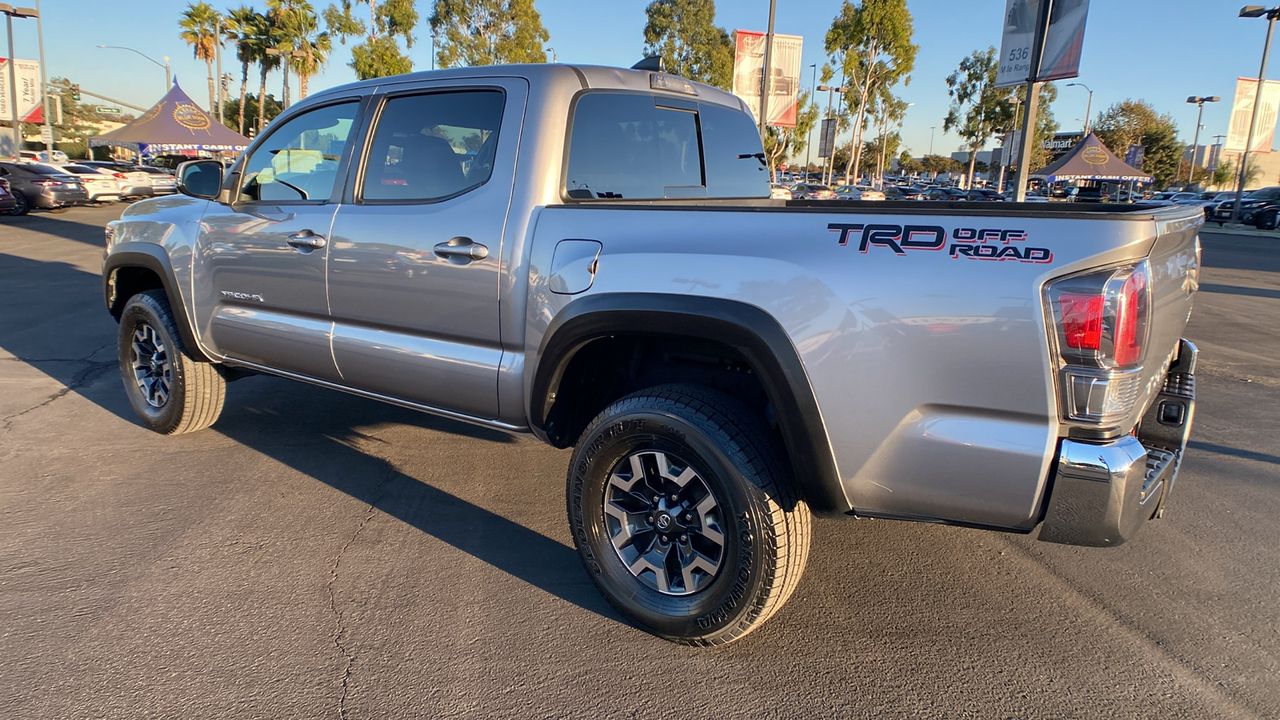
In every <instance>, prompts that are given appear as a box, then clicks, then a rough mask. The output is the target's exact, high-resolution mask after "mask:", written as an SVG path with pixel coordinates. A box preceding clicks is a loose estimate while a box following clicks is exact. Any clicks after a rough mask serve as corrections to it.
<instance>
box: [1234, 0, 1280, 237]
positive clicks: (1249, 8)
mask: <svg viewBox="0 0 1280 720" xmlns="http://www.w3.org/2000/svg"><path fill="white" fill-rule="evenodd" d="M1264 15H1265V16H1266V18H1267V39H1266V41H1265V42H1264V43H1263V44H1262V67H1261V68H1260V69H1259V70H1258V89H1257V90H1256V91H1255V92H1254V95H1253V116H1252V117H1251V118H1250V119H1249V134H1248V135H1247V136H1246V137H1245V141H1244V152H1242V153H1240V179H1239V182H1237V184H1236V202H1235V206H1234V207H1232V208H1231V222H1233V223H1238V222H1240V198H1241V197H1242V196H1243V195H1244V179H1245V173H1246V171H1247V169H1248V167H1249V146H1250V145H1252V144H1253V130H1254V128H1255V127H1256V126H1257V125H1258V109H1259V108H1261V107H1262V84H1263V83H1264V82H1266V81H1267V56H1268V55H1270V54H1271V33H1272V31H1274V30H1275V27H1276V17H1278V16H1280V7H1273V8H1271V9H1270V10H1268V9H1267V8H1265V7H1263V6H1261V5H1245V6H1244V7H1242V8H1240V17H1247V18H1256V17H1262V16H1264Z"/></svg>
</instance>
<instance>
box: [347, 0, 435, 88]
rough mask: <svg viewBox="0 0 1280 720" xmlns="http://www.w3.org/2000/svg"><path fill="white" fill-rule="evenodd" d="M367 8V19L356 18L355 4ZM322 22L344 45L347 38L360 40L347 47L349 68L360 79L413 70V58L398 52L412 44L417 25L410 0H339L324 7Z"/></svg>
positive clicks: (416, 13) (414, 8)
mask: <svg viewBox="0 0 1280 720" xmlns="http://www.w3.org/2000/svg"><path fill="white" fill-rule="evenodd" d="M358 5H367V6H368V7H369V20H368V22H365V20H364V19H363V18H361V17H357V16H356V13H357V6H358ZM324 22H325V25H327V26H328V28H329V34H330V35H332V36H334V37H337V38H338V42H340V43H343V44H346V42H347V39H348V38H351V37H357V36H364V38H365V39H364V42H362V43H360V44H359V45H355V46H353V47H352V48H351V63H350V65H351V69H352V70H355V71H356V76H357V77H359V78H360V79H361V80H368V79H369V78H376V77H385V76H387V75H399V74H401V73H407V72H410V71H412V70H413V61H412V60H410V59H409V56H408V55H407V54H405V52H403V51H401V49H400V43H399V41H400V40H401V39H403V40H404V44H405V48H412V47H413V40H414V38H413V29H414V27H416V26H417V24H418V10H417V7H416V6H415V4H414V0H381V1H379V0H341V1H340V2H339V3H338V4H335V5H330V6H329V7H327V8H325V11H324Z"/></svg>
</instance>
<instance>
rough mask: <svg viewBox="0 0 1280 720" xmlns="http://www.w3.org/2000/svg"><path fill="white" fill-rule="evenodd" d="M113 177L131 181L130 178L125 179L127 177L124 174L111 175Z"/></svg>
mask: <svg viewBox="0 0 1280 720" xmlns="http://www.w3.org/2000/svg"><path fill="white" fill-rule="evenodd" d="M111 177H113V178H116V179H117V180H128V179H129V178H127V177H125V176H124V173H111Z"/></svg>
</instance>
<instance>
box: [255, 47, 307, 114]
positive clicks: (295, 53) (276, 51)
mask: <svg viewBox="0 0 1280 720" xmlns="http://www.w3.org/2000/svg"><path fill="white" fill-rule="evenodd" d="M264 52H266V54H268V55H270V56H272V57H276V56H285V55H287V56H288V57H295V58H304V57H307V52H306V51H305V50H299V49H297V48H294V49H293V50H289V51H287V52H286V51H284V50H281V49H280V48H267V49H266V50H265V51H264ZM280 71H281V72H283V73H284V91H283V95H284V97H283V98H281V100H282V101H281V103H280V109H281V110H282V111H283V110H288V109H289V63H287V62H283V61H282V62H281V63H280ZM298 82H302V81H301V80H299V81H298ZM259 102H266V101H265V100H259Z"/></svg>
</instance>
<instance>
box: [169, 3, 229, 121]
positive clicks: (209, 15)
mask: <svg viewBox="0 0 1280 720" xmlns="http://www.w3.org/2000/svg"><path fill="white" fill-rule="evenodd" d="M218 21H219V18H218V13H217V11H215V10H214V9H213V6H212V5H210V4H209V3H207V2H198V3H195V4H194V5H188V6H187V9H186V10H184V11H183V12H182V19H181V20H179V21H178V27H180V28H181V29H182V32H180V33H178V34H179V36H181V37H182V40H183V42H185V43H186V44H188V45H190V46H191V52H192V54H193V55H194V56H195V58H196V59H197V60H203V61H204V64H205V67H206V68H208V70H209V108H210V109H213V106H214V86H213V59H214V57H215V56H216V51H215V49H214V48H215V47H216V46H217V45H218V44H219V42H221V38H219V37H218Z"/></svg>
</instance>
